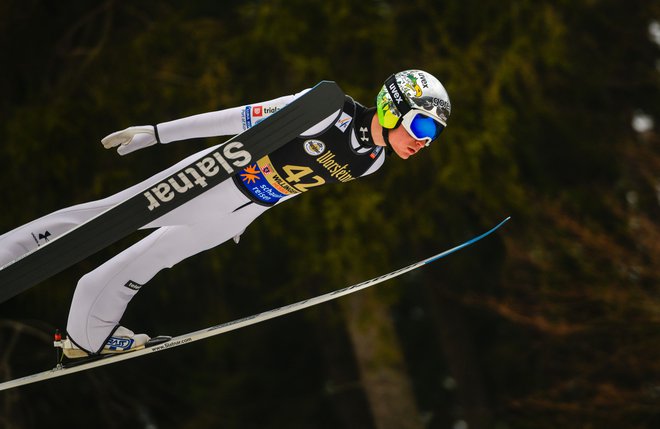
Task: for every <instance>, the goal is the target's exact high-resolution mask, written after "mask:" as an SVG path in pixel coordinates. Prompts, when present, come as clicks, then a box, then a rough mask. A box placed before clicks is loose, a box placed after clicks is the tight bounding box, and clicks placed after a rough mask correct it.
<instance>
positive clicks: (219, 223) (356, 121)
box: [0, 91, 385, 353]
mask: <svg viewBox="0 0 660 429" xmlns="http://www.w3.org/2000/svg"><path fill="white" fill-rule="evenodd" d="M304 92H305V91H303V92H301V93H299V94H296V95H290V96H285V97H280V98H277V99H274V100H270V101H265V102H261V103H256V104H250V105H245V106H241V107H234V108H230V109H225V110H219V111H216V112H209V113H204V114H201V115H195V116H190V117H187V118H183V119H178V120H174V121H170V122H165V123H161V124H158V125H157V130H158V134H159V136H160V141H161V142H162V143H170V142H173V141H180V140H187V139H192V138H203V137H215V136H226V135H234V134H238V133H240V132H242V131H243V130H246V129H248V128H250V127H251V126H253V125H254V124H256V123H258V122H259V121H260V120H262V119H264V118H266V117H268V116H269V115H271V114H273V113H275V112H276V111H277V110H279V109H281V108H283V107H284V106H286V105H287V104H288V103H290V102H291V101H293V100H294V99H295V98H297V97H298V96H300V95H302V94H303V93H304ZM374 114H375V108H370V109H367V108H365V107H364V106H362V105H360V104H359V103H357V102H355V101H354V100H353V99H352V98H350V97H348V96H347V97H346V99H345V102H344V106H343V108H342V109H341V110H340V111H337V112H336V113H335V114H333V115H331V116H329V117H328V118H325V119H324V120H322V121H320V122H319V123H317V124H316V125H314V126H312V127H310V129H308V130H307V131H305V132H304V133H302V134H301V135H300V136H299V137H298V138H296V139H294V140H292V141H291V142H289V143H287V144H286V145H285V146H283V147H281V148H280V149H278V150H276V151H274V152H273V153H271V154H269V155H268V156H265V157H263V158H262V159H259V160H258V161H257V162H255V163H254V164H251V165H249V166H247V167H246V168H245V169H243V170H242V171H240V172H239V173H237V174H236V175H235V176H234V177H233V178H231V179H228V180H226V181H224V182H223V183H221V184H219V185H217V186H215V187H214V188H212V189H209V190H208V191H206V192H205V193H203V194H201V195H199V196H198V197H196V198H193V199H192V200H190V201H188V202H186V203H185V204H183V205H181V206H180V207H178V208H176V209H174V210H172V211H171V212H169V213H167V214H165V215H163V216H161V217H160V218H158V219H157V220H155V221H154V222H151V223H149V224H147V225H144V226H143V229H146V228H156V230H155V231H154V232H152V233H151V234H150V235H148V236H147V237H145V238H144V239H142V240H140V241H138V242H137V243H135V244H134V245H132V246H130V247H129V248H128V249H126V250H124V251H122V252H121V253H119V254H117V255H116V256H114V257H113V258H111V259H110V260H108V261H107V262H105V263H104V264H102V265H101V266H99V267H98V268H96V269H95V270H93V271H91V272H89V273H88V274H86V275H84V276H83V277H82V278H81V279H80V280H79V282H78V285H77V287H76V290H75V293H74V296H73V300H72V303H71V309H70V311H69V318H68V323H67V332H68V334H69V337H70V338H71V339H72V341H74V342H75V343H76V344H77V345H78V346H79V347H80V348H82V349H84V350H86V351H88V352H92V353H94V352H97V351H99V350H100V349H101V348H102V347H103V345H104V344H105V341H106V340H107V338H108V337H109V336H111V335H112V333H113V332H114V331H115V329H116V328H117V327H118V326H119V321H120V319H121V317H122V315H123V314H124V311H125V310H126V307H127V305H128V303H129V302H130V300H131V299H132V298H133V296H135V294H136V293H137V292H138V291H139V290H140V289H141V288H142V287H143V286H144V285H145V284H146V283H147V282H148V281H149V280H151V279H152V278H153V277H154V276H155V275H156V274H157V273H158V272H159V271H161V270H162V269H164V268H171V267H173V266H174V265H175V264H177V263H179V262H180V261H182V260H184V259H186V258H188V257H190V256H193V255H195V254H197V253H199V252H202V251H204V250H207V249H210V248H213V247H215V246H217V245H219V244H222V243H224V242H225V241H228V240H229V239H231V238H237V237H238V236H239V235H240V234H241V233H242V232H243V231H244V230H245V228H247V226H248V225H249V224H250V223H251V222H252V221H253V220H255V219H256V218H257V217H258V216H259V215H261V214H262V213H264V212H265V211H266V210H268V209H269V208H270V207H273V206H275V205H278V204H281V203H282V202H284V201H285V200H287V199H290V198H293V197H295V196H296V195H299V194H301V193H303V192H306V191H308V190H311V189H313V188H315V187H318V186H321V185H325V184H327V183H343V182H349V181H352V180H354V179H356V178H358V177H362V176H366V175H368V174H371V173H373V172H374V171H376V170H378V169H379V168H380V167H381V166H382V165H383V163H384V159H385V150H384V148H383V147H381V146H376V145H375V144H374V142H373V139H372V138H371V121H372V118H373V116H374ZM210 151H212V148H209V149H206V150H203V151H200V152H198V153H196V154H194V155H192V156H190V157H189V158H187V159H185V160H183V161H181V162H179V163H177V164H176V165H174V166H172V167H170V168H168V169H167V170H164V171H162V172H160V173H158V174H156V175H155V176H153V177H151V178H150V179H148V180H147V181H145V182H142V183H140V184H138V185H135V186H133V187H130V188H128V189H126V190H124V191H121V192H119V193H117V194H114V195H112V196H110V197H107V198H104V199H102V200H98V201H93V202H90V203H85V204H80V205H76V206H72V207H69V208H66V209H63V210H59V211H57V212H54V213H51V214H49V215H46V216H44V217H42V218H40V219H37V220H35V221H33V222H30V223H28V224H26V225H23V226H21V227H19V228H16V229H14V230H12V231H10V232H8V233H6V234H4V235H2V236H0V266H2V265H4V264H6V263H8V262H11V261H12V260H15V259H17V258H18V257H20V256H22V255H23V254H25V253H27V252H29V251H31V250H32V249H34V248H36V247H37V246H39V245H40V244H42V243H43V242H45V241H47V240H52V239H53V238H55V237H57V236H59V235H61V234H63V233H65V232H66V231H68V230H70V229H72V228H75V227H76V226H78V225H80V224H82V223H84V222H86V221H87V220H89V219H91V218H93V217H95V216H97V215H98V214H100V213H102V212H104V211H105V210H107V209H108V208H110V207H112V206H114V205H115V204H117V203H119V202H121V201H124V200H126V199H127V198H129V197H131V196H133V195H135V194H137V193H138V192H141V191H143V190H144V188H145V183H146V182H150V183H151V182H153V181H154V180H159V178H163V179H164V178H167V177H169V176H170V175H171V174H172V173H173V172H176V171H178V170H179V169H180V168H181V167H183V166H185V165H187V164H188V163H189V162H191V161H192V160H193V159H195V158H197V157H199V156H201V155H203V154H204V153H206V152H210Z"/></svg>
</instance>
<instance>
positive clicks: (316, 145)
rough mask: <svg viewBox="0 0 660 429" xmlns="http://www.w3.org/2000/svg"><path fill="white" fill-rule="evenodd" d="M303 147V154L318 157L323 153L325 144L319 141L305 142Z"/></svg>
mask: <svg viewBox="0 0 660 429" xmlns="http://www.w3.org/2000/svg"><path fill="white" fill-rule="evenodd" d="M303 147H304V148H305V152H307V154H309V155H312V156H319V155H321V154H322V153H323V152H325V143H323V142H322V141H321V140H315V139H310V140H305V142H304V143H303Z"/></svg>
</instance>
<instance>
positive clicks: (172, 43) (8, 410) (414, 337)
mask: <svg viewBox="0 0 660 429" xmlns="http://www.w3.org/2000/svg"><path fill="white" fill-rule="evenodd" d="M652 20H660V7H659V6H658V5H657V4H656V3H653V2H641V1H634V2H620V1H615V0H581V1H573V2H571V1H532V0H517V1H512V2H504V3H503V2H496V1H485V2H484V1H473V0H470V1H444V2H437V1H430V0H416V1H407V2H395V1H384V0H368V1H362V2H352V1H347V0H336V1H316V0H315V1H301V0H291V1H282V0H270V1H268V0H262V1H257V0H252V1H244V2H228V1H196V2H189V3H186V4H185V5H183V4H181V2H175V1H158V2H155V1H143V2H120V1H111V0H108V1H102V2H96V3H95V2H89V1H82V0H77V1H68V2H46V1H39V0H24V1H21V2H16V1H10V0H9V1H5V2H3V4H2V5H0V31H1V32H2V35H3V37H1V38H0V63H2V64H3V66H2V68H1V69H0V76H1V77H2V78H1V79H0V89H1V90H2V94H3V97H2V100H0V118H1V120H0V142H1V143H0V183H2V188H1V189H2V197H3V201H4V209H3V210H2V211H0V230H2V231H5V230H9V229H11V228H13V227H16V226H18V225H20V224H22V223H24V222H27V221H29V220H31V219H34V218H35V217H37V216H40V215H43V214H46V213H48V212H50V211H53V210H55V209H58V208H61V207H63V206H67V205H71V204H73V203H76V202H82V201H87V200H90V199H94V198H100V197H102V196H105V195H108V194H110V193H112V192H116V191H118V190H120V189H123V188H124V187H125V186H128V185H130V184H132V183H135V182H137V181H138V180H141V179H143V178H145V177H148V176H149V175H150V174H152V173H154V172H156V171H159V170H160V169H162V168H164V167H166V166H168V165H170V164H172V163H173V162H174V161H176V160H178V159H180V158H181V157H183V156H185V155H186V154H190V153H192V152H194V151H196V150H199V149H200V148H202V147H205V146H206V145H208V144H211V143H213V142H218V141H221V139H209V141H192V142H181V143H177V144H171V145H168V146H161V147H154V148H150V149H148V150H145V151H142V152H138V153H136V154H132V155H130V156H127V157H118V156H116V154H114V153H113V152H111V151H104V150H102V148H101V146H100V144H99V143H98V142H99V139H100V138H101V137H103V136H104V135H106V134H108V133H110V132H112V131H115V130H119V129H123V128H125V127H127V126H130V125H141V124H148V123H157V122H162V121H166V120H170V119H174V118H178V117H183V116H187V115H191V114H195V113H201V112H205V111H209V110H215V109H222V108H225V107H231V106H236V105H240V104H244V103H248V102H255V101H259V100H263V99H270V98H274V97H277V96H280V95H284V94H289V93H293V92H296V91H299V90H301V89H303V88H305V87H308V86H311V85H313V84H314V83H316V82H317V81H319V80H321V79H330V80H335V81H337V82H338V83H339V84H340V86H341V87H342V88H343V89H344V90H345V91H346V92H347V93H349V94H351V95H352V96H353V97H355V98H356V99H357V100H358V101H360V102H362V103H363V104H365V105H371V104H372V102H373V98H374V96H375V94H376V92H377V91H378V89H379V87H380V85H382V82H383V80H384V79H385V78H386V77H387V76H388V75H389V74H391V73H393V72H395V71H398V70H401V69H405V68H421V69H424V70H427V71H429V72H431V73H433V74H434V75H436V76H437V77H438V78H439V79H440V80H441V81H442V82H443V83H444V84H445V86H446V87H447V89H448V91H449V94H450V97H451V100H452V105H453V112H452V117H451V120H450V124H449V126H448V128H447V130H446V131H445V133H444V134H443V136H442V138H441V139H440V141H438V142H437V143H435V144H434V145H433V147H432V148H431V149H429V150H425V151H423V152H422V153H421V154H419V155H418V156H417V157H416V159H414V160H410V161H406V162H403V161H400V160H397V159H394V158H391V159H389V160H388V162H387V164H388V165H386V167H385V168H384V169H383V170H381V171H379V172H378V173H376V174H375V175H374V176H371V177H368V178H365V179H363V180H360V181H358V182H352V183H350V184H348V185H346V186H341V187H337V186H335V187H332V186H331V187H327V188H324V189H319V190H317V191H315V192H313V193H310V194H309V195H304V196H301V197H300V198H297V199H296V200H295V201H294V202H290V203H287V204H285V205H283V206H282V207H280V208H278V209H277V210H273V211H271V212H269V213H267V214H266V215H264V216H263V218H262V219H260V220H259V221H258V222H256V223H255V224H254V225H253V226H251V227H250V228H249V229H248V231H247V232H246V233H245V235H244V237H243V239H242V241H241V243H240V245H239V246H235V245H233V244H231V243H230V244H227V245H225V246H222V247H220V248H218V249H214V250H213V251H210V252H206V253H204V254H202V255H198V256H195V257H193V258H191V259H190V260H189V261H186V262H185V263H182V264H180V265H179V266H177V267H175V268H174V269H172V270H168V271H167V272H163V273H161V274H159V275H158V276H157V277H156V278H155V279H154V281H153V282H152V283H150V285H149V287H148V288H145V290H144V291H143V292H142V293H141V294H140V295H139V296H138V297H137V298H136V299H135V300H134V302H133V303H132V305H131V307H130V308H129V312H128V313H127V315H126V325H127V326H130V327H132V328H134V329H144V330H146V331H147V332H151V333H156V334H157V333H181V332H184V331H189V330H192V329H197V328H200V327H202V326H207V325H210V324H215V323H219V322H222V321H226V320H229V319H232V318H236V317H240V316H245V315H247V314H252V313H255V312H257V311H261V310H264V309H267V308H270V307H273V306H277V305H282V304H285V303H289V302H291V301H293V300H298V299H303V298H305V297H309V296H312V295H314V294H318V293H322V292H325V291H328V290H331V289H335V288H338V287H341V286H345V285H348V284H351V283H355V282H358V281H361V280H364V279H367V278H370V277H373V276H374V275H377V274H380V273H383V272H387V271H390V270H392V269H395V268H397V267H399V266H403V265H405V264H408V263H410V262H412V261H414V260H417V259H419V258H421V257H425V256H429V255H430V254H432V253H434V252H436V251H438V250H440V249H442V248H444V247H448V246H450V245H452V244H454V243H457V242H460V241H462V240H464V239H465V238H467V237H470V236H472V235H474V234H476V233H479V232H481V231H483V230H484V229H486V228H487V227H489V226H491V225H493V224H494V223H495V222H496V221H498V220H500V219H501V218H503V217H504V216H506V215H513V221H512V222H511V223H510V224H509V225H507V227H506V228H505V229H503V230H502V232H501V233H500V234H499V235H498V237H497V238H494V239H491V240H490V241H488V242H484V243H483V244H479V245H478V246H476V247H475V248H473V249H470V250H467V251H466V252H464V253H462V254H460V255H456V256H452V258H450V259H448V260H446V261H443V262H441V263H438V264H436V266H434V267H428V268H427V269H425V270H426V271H425V272H424V273H419V274H415V275H411V276H410V277H406V278H403V279H401V280H400V281H398V282H392V284H390V285H389V286H383V287H382V289H381V290H378V291H376V292H374V293H373V294H369V296H368V297H369V298H368V299H369V300H370V305H377V306H379V308H383V307H386V308H387V309H388V310H389V312H390V314H391V317H392V318H393V320H394V321H395V323H396V326H397V329H398V333H399V336H400V338H399V341H398V342H397V341H394V342H386V343H384V344H389V346H390V347H397V348H398V347H400V348H401V350H392V349H390V350H387V349H384V351H383V352H382V353H383V360H387V359H388V358H389V357H390V356H391V355H392V352H393V351H397V352H399V351H400V352H401V353H403V355H404V356H405V364H406V367H407V369H406V368H404V369H402V371H403V372H406V371H407V373H408V374H409V375H410V380H411V383H412V386H413V388H414V392H415V400H416V404H417V407H418V408H419V412H420V415H419V416H403V417H402V418H407V419H410V420H415V421H419V422H423V424H424V425H425V427H429V428H440V427H450V426H451V425H453V423H454V422H456V421H458V420H466V421H467V422H468V423H469V424H470V427H497V428H555V427H577V428H592V427H617V428H620V427H639V428H641V427H658V424H660V407H659V406H658V405H657V404H658V398H659V395H660V393H659V392H660V364H659V363H658V362H660V348H659V347H658V342H659V341H660V334H659V333H658V332H660V330H659V329H658V328H660V295H659V289H658V287H659V285H660V270H659V269H658V263H659V262H660V246H659V245H658V243H660V223H659V221H658V219H660V200H659V197H658V189H660V175H659V172H660V149H659V147H660V139H659V138H658V133H657V129H653V130H651V131H647V132H644V133H636V132H635V131H634V130H633V129H632V128H631V121H632V119H633V115H635V114H636V112H639V111H642V112H644V113H646V114H648V115H650V116H651V117H652V118H653V119H654V120H655V122H656V124H657V123H659V122H660V103H658V100H660V75H659V74H658V69H657V62H658V60H659V58H660V49H659V46H658V45H657V44H654V43H653V42H652V40H651V39H650V37H649V34H648V25H649V24H650V22H651V21H652ZM134 239H135V238H134ZM134 239H132V240H123V241H122V242H121V243H119V244H118V245H116V246H113V247H112V248H110V249H107V250H106V251H104V252H100V253H99V254H98V255H95V256H93V257H91V258H90V259H89V260H88V261H85V262H83V263H81V264H80V265H79V266H76V267H73V268H71V269H70V270H67V271H66V272H64V273H62V274H60V275H58V276H56V277H54V278H53V279H51V280H49V281H47V282H44V284H43V285H40V286H38V287H36V288H34V289H33V290H31V291H29V292H27V293H25V294H24V295H22V296H20V297H17V298H16V299H14V300H12V301H10V302H7V303H4V304H2V305H0V314H1V315H2V316H1V317H2V319H3V320H4V321H9V322H12V323H14V321H17V322H20V323H25V324H27V325H30V326H35V327H37V328H39V329H40V330H42V331H44V332H47V331H48V330H49V329H51V328H52V326H60V327H62V326H64V324H65V322H66V311H67V308H68V301H69V299H70V296H71V294H72V293H73V289H74V285H75V282H76V279H77V277H79V276H80V275H82V274H83V273H85V272H86V271H88V270H90V269H93V267H94V266H96V265H97V264H99V263H101V262H102V261H103V260H105V259H107V258H108V257H110V256H111V255H112V254H113V253H114V252H117V251H119V250H121V249H122V248H123V247H126V246H127V245H129V244H130V242H132V241H134ZM255 261H259V262H258V264H257V263H255ZM152 285H153V286H152ZM372 301H373V302H372ZM347 308H350V307H349V306H347V305H343V306H342V305H337V304H328V305H327V306H325V307H324V308H322V309H313V310H308V311H306V312H305V313H302V314H298V315H293V316H289V317H287V318H286V319H283V320H278V321H274V322H269V323H268V324H266V325H263V326H260V327H254V328H251V329H249V330H246V331H244V332H240V333H235V334H231V335H228V336H226V337H224V338H222V339H217V340H213V341H208V342H206V343H205V344H202V345H198V346H191V347H190V348H189V349H188V350H186V349H185V348H183V349H182V350H181V351H178V350H177V351H172V352H168V353H169V355H168V354H165V355H164V356H161V357H160V358H159V359H158V360H157V361H156V360H155V359H145V360H144V361H142V362H139V363H136V364H135V365H118V366H117V367H116V368H114V367H113V368H111V369H108V370H107V371H98V372H94V373H90V374H85V375H80V376H75V377H72V378H71V380H70V381H64V380H62V381H57V382H53V383H51V384H44V385H43V386H35V387H33V388H27V389H23V390H18V391H14V392H10V393H5V394H2V395H0V398H1V399H2V401H3V411H2V412H0V415H2V416H3V417H0V422H2V423H4V424H5V425H8V427H12V428H28V427H43V426H45V425H46V424H48V422H50V421H51V420H52V417H53V415H60V414H61V413H62V409H64V408H65V407H66V409H67V421H68V422H69V423H68V424H69V427H87V425H88V424H89V422H90V421H94V422H103V423H102V424H104V425H105V426H99V427H118V426H120V425H123V426H126V425H128V426H129V427H134V426H136V422H141V423H142V424H144V425H146V423H147V422H149V421H154V422H157V423H158V426H159V427H181V428H188V427H189V428H193V427H194V428H206V427H208V428H211V427H227V428H229V427H241V428H245V427H287V428H296V427H301V428H302V427H328V428H334V427H344V426H347V422H352V423H354V424H355V426H353V427H362V426H367V427H368V426H373V425H374V424H375V423H374V422H375V421H377V420H375V419H372V414H373V412H374V411H373V410H370V409H369V408H368V407H366V406H365V404H366V403H367V402H368V401H367V400H366V399H365V398H366V397H369V394H368V393H365V388H366V386H365V385H364V383H361V380H360V375H359V371H360V370H359V367H360V365H359V364H360V362H359V360H360V357H359V356H357V357H356V356H355V355H354V353H353V352H352V350H351V346H350V340H351V334H350V329H349V328H350V327H351V326H349V325H348V322H347V318H346V317H345V314H344V313H343V312H345V311H347ZM362 316H363V317H364V319H361V321H362V322H365V323H369V322H371V323H379V322H378V319H375V318H374V319H372V320H370V318H369V314H365V315H362ZM37 320H38V322H37ZM12 323H8V324H4V325H0V334H1V335H0V357H1V358H2V364H3V365H4V366H3V367H2V368H3V369H2V371H4V372H2V374H3V376H7V375H8V373H7V370H8V369H7V368H9V369H11V370H12V371H13V374H14V375H17V374H19V373H27V372H30V371H34V370H35V369H37V368H43V367H45V366H48V365H50V362H49V360H48V359H49V357H48V356H45V355H47V354H48V353H44V352H43V350H44V348H47V347H48V341H47V340H43V338H37V337H36V336H35V337H32V336H30V335H29V334H23V335H22V336H21V337H20V341H19V342H18V343H13V342H12V341H13V340H12V338H16V337H13V336H12V335H15V333H16V332H17V331H16V330H15V328H16V326H15V325H13V324H12ZM352 340H355V338H354V337H353V338H352ZM10 345H11V347H12V349H11V351H12V353H9V352H8V350H10V349H9V346H10ZM13 347H16V348H13ZM3 350H5V352H4V353H3ZM37 350H38V351H37ZM395 355H396V354H395ZM26 356H27V357H26ZM340 379H341V380H342V381H341V383H340V382H339V380H340ZM117 380H122V382H117ZM81 392H82V393H81ZM43 398H49V399H48V400H44V399H43ZM358 423H359V424H358ZM99 424H101V423H99Z"/></svg>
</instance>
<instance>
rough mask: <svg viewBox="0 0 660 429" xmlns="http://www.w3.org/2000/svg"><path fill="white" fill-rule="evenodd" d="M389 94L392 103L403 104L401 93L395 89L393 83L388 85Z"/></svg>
mask: <svg viewBox="0 0 660 429" xmlns="http://www.w3.org/2000/svg"><path fill="white" fill-rule="evenodd" d="M390 94H391V95H392V97H393V98H394V102H395V103H396V104H400V103H403V97H402V96H401V93H400V92H399V88H397V86H396V84H395V83H394V82H392V83H390Z"/></svg>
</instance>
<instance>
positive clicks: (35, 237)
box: [0, 146, 216, 267]
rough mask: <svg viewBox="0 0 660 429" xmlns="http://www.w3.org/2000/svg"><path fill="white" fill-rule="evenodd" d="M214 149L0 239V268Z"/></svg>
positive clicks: (1, 236)
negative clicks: (114, 192) (105, 196)
mask: <svg viewBox="0 0 660 429" xmlns="http://www.w3.org/2000/svg"><path fill="white" fill-rule="evenodd" d="M215 148H216V147H215V146H214V147H211V148H208V149H205V150H203V151H201V152H198V153H196V154H194V155H191V156H189V157H188V158H186V159H184V160H182V161H180V162H178V163H177V164H175V165H173V166H171V167H170V168H167V169H166V170H163V171H161V172H159V173H157V174H155V175H154V176H152V177H150V178H149V179H147V180H145V181H143V182H141V183H138V184H137V185H134V186H131V187H130V188H128V189H125V190H123V191H121V192H118V193H116V194H114V195H111V196H109V197H107V198H103V199H101V200H96V201H91V202H88V203H83V204H78V205H75V206H71V207H68V208H64V209H61V210H58V211H56V212H53V213H51V214H48V215H46V216H43V217H41V218H39V219H36V220H34V221H32V222H29V223H27V224H25V225H23V226H20V227H18V228H15V229H13V230H11V231H9V232H7V233H5V234H3V235H0V267H2V266H4V265H6V264H8V263H10V262H12V261H14V260H16V259H18V258H19V257H21V256H23V255H25V254H26V253H28V252H30V251H32V250H34V249H36V248H37V247H39V246H41V245H43V244H45V243H46V242H47V241H49V240H53V239H55V238H56V237H59V236H60V235H62V234H64V233H65V232H67V231H69V230H71V229H73V228H75V227H77V226H78V225H80V224H82V223H84V222H87V221H88V220H90V219H92V218H94V217H96V216H98V215H99V214H101V213H103V212H104V211H106V210H107V209H109V208H110V207H112V206H114V205H116V204H118V203H120V202H122V201H124V200H126V199H128V198H130V197H132V196H134V195H136V194H138V193H139V192H142V191H144V190H145V189H148V188H149V187H150V186H153V185H154V184H156V183H159V182H160V181H162V180H163V179H164V178H166V177H169V176H170V175H172V174H173V173H174V172H176V171H178V170H180V169H181V168H183V167H184V166H186V165H188V164H189V163H190V162H192V161H193V160H194V159H195V158H197V157H200V156H202V155H203V154H205V153H208V152H211V151H213V150H215Z"/></svg>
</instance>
